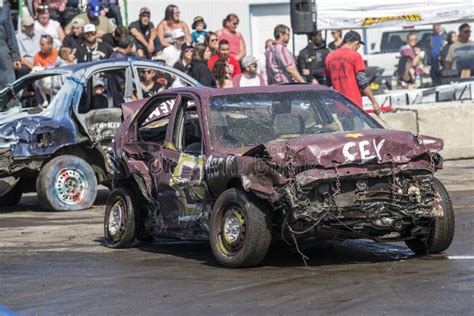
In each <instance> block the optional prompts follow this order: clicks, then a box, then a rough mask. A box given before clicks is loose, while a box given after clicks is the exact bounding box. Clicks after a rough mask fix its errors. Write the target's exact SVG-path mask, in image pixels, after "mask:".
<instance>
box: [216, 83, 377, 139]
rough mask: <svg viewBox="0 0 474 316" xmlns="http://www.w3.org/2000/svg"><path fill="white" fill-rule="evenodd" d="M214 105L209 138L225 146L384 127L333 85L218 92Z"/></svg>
mask: <svg viewBox="0 0 474 316" xmlns="http://www.w3.org/2000/svg"><path fill="white" fill-rule="evenodd" d="M210 109H211V113H210V121H211V124H210V135H211V141H212V142H213V144H214V145H215V146H219V147H227V148H239V147H253V146H256V145H259V144H263V143H268V142H272V141H278V140H284V139H291V138H296V137H300V136H304V135H315V134H322V133H335V132H348V131H361V130H367V129H373V128H380V126H378V125H377V123H375V122H374V121H373V120H372V119H370V117H369V116H368V115H367V114H365V113H364V112H363V111H362V110H360V109H359V108H357V106H355V105H353V104H352V103H351V102H350V101H348V100H347V99H345V98H344V97H342V96H341V95H339V94H337V93H335V92H333V91H303V92H283V93H261V94H257V93H251V94H236V95H225V96H216V97H213V98H211V99H210Z"/></svg>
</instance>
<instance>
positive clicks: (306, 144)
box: [243, 129, 443, 168]
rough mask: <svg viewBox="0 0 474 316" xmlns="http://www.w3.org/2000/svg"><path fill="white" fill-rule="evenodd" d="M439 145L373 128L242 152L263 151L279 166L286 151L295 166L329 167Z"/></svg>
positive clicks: (396, 158) (401, 156) (394, 158)
mask: <svg viewBox="0 0 474 316" xmlns="http://www.w3.org/2000/svg"><path fill="white" fill-rule="evenodd" d="M442 148H443V141H442V140H441V139H438V138H434V137H427V136H418V137H415V136H413V134H412V133H410V132H401V131H391V130H384V129H374V130H366V131H361V132H345V133H330V134H320V135H306V136H301V137H298V138H293V139H287V140H276V141H273V142H269V143H266V144H262V145H258V146H255V147H254V148H252V149H250V150H249V151H247V152H246V153H244V154H243V155H244V156H261V155H267V156H270V158H272V160H273V161H274V162H275V163H277V164H278V165H280V166H283V165H284V164H285V163H286V160H287V158H286V157H287V155H288V153H289V154H291V157H292V158H293V162H294V164H295V165H296V166H322V167H325V168H330V167H333V166H334V164H336V165H344V164H366V163H388V162H393V163H406V162H408V161H410V160H412V159H413V158H415V157H418V156H420V155H423V154H425V153H427V152H429V151H433V152H437V151H439V150H441V149H442Z"/></svg>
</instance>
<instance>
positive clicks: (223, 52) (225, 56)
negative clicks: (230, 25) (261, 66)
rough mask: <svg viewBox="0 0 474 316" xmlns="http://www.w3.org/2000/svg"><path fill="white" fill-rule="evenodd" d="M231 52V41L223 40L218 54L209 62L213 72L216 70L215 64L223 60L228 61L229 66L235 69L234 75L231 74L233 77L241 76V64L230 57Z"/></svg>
mask: <svg viewBox="0 0 474 316" xmlns="http://www.w3.org/2000/svg"><path fill="white" fill-rule="evenodd" d="M229 52H230V45H229V41H227V40H225V39H223V40H221V41H220V42H219V49H218V50H217V54H215V55H214V56H212V57H211V59H209V61H208V62H207V67H209V69H210V70H211V71H212V69H213V68H214V64H215V63H216V61H218V60H219V59H222V60H227V62H228V63H229V65H230V66H231V67H232V68H233V70H232V73H231V74H230V75H231V76H232V78H233V77H235V76H237V75H240V74H241V70H240V64H239V62H238V61H237V60H236V59H235V58H234V57H232V56H230V55H229Z"/></svg>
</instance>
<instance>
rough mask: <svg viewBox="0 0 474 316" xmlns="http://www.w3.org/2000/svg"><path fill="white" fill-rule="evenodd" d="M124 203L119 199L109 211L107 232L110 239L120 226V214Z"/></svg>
mask: <svg viewBox="0 0 474 316" xmlns="http://www.w3.org/2000/svg"><path fill="white" fill-rule="evenodd" d="M124 207H125V206H124V201H123V199H121V198H119V199H118V200H117V201H115V203H114V205H113V206H112V208H111V209H110V213H109V220H108V224H107V231H108V232H109V234H110V235H111V236H112V237H115V236H116V235H117V233H118V232H119V230H120V227H121V226H122V214H123V210H124Z"/></svg>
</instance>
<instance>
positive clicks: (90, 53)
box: [76, 43, 114, 63]
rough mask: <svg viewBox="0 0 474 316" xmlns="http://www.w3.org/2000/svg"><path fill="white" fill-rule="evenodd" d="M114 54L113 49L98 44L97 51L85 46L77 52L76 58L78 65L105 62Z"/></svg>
mask: <svg viewBox="0 0 474 316" xmlns="http://www.w3.org/2000/svg"><path fill="white" fill-rule="evenodd" d="M113 52H114V50H113V49H112V47H110V46H109V45H107V44H104V43H97V46H96V47H95V49H89V47H87V46H86V45H84V46H81V47H80V48H79V49H78V50H77V52H76V58H77V62H78V63H83V62H87V61H96V60H103V59H108V58H109V57H110V55H112V54H113Z"/></svg>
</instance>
